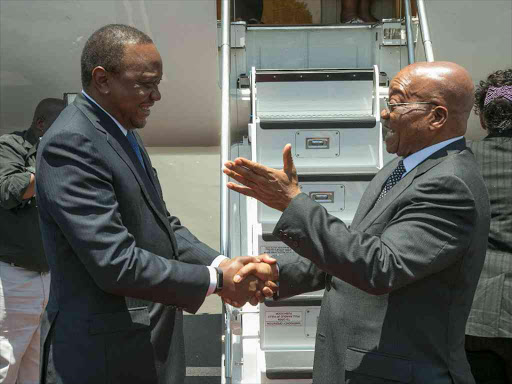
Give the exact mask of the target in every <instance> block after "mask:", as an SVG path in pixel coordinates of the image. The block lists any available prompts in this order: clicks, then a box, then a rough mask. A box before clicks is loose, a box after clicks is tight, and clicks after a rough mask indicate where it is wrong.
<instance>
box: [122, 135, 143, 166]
mask: <svg viewBox="0 0 512 384" xmlns="http://www.w3.org/2000/svg"><path fill="white" fill-rule="evenodd" d="M126 138H127V139H128V142H129V143H130V145H131V146H132V149H133V151H134V152H135V154H136V155H137V158H138V159H139V161H140V164H141V165H142V168H144V169H146V167H145V166H144V160H142V153H141V152H140V147H139V143H137V139H136V138H135V135H134V134H133V132H132V131H128V133H127V134H126Z"/></svg>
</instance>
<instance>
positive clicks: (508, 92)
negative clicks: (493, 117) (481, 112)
mask: <svg viewBox="0 0 512 384" xmlns="http://www.w3.org/2000/svg"><path fill="white" fill-rule="evenodd" d="M498 97H504V98H505V99H507V100H508V101H510V102H512V85H504V86H503V87H489V89H488V90H487V94H486V95H485V101H484V107H485V106H487V105H488V104H489V103H490V102H491V101H493V100H495V99H497V98H498Z"/></svg>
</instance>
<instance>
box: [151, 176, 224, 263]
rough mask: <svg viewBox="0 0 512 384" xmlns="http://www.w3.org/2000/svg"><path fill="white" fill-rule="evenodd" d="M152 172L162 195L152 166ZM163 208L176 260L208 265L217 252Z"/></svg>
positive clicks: (217, 254)
mask: <svg viewBox="0 0 512 384" xmlns="http://www.w3.org/2000/svg"><path fill="white" fill-rule="evenodd" d="M153 172H154V174H155V178H156V180H157V182H158V189H159V193H160V195H161V196H163V193H162V188H161V186H160V180H158V173H157V171H156V169H155V168H153ZM162 201H163V198H162ZM164 205H166V204H165V202H164ZM165 210H166V213H167V219H168V220H169V225H170V226H171V228H172V230H173V232H174V235H175V237H176V243H177V246H178V250H177V254H178V255H177V256H178V260H180V261H183V262H185V263H190V264H199V265H210V264H211V263H212V262H213V260H215V258H216V257H217V256H219V252H217V251H216V250H214V249H212V248H210V247H209V246H207V245H206V244H205V243H203V242H202V241H200V240H199V239H198V238H196V237H195V236H194V235H193V234H192V233H191V232H190V231H189V230H188V229H187V228H186V227H185V226H183V225H181V222H180V219H178V218H177V217H176V216H172V215H171V214H170V213H169V210H168V209H167V206H166V207H165Z"/></svg>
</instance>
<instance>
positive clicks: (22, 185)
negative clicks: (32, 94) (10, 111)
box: [0, 99, 65, 384]
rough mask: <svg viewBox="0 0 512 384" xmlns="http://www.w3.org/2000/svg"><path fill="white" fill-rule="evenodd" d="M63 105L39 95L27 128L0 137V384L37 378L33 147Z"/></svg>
mask: <svg viewBox="0 0 512 384" xmlns="http://www.w3.org/2000/svg"><path fill="white" fill-rule="evenodd" d="M64 107H65V104H64V101H63V100H62V99H44V100H42V101H41V102H40V103H39V104H38V105H37V107H36V110H35V112H34V117H33V119H32V124H31V126H30V128H29V129H27V130H25V131H22V132H14V133H11V134H7V135H3V136H0V239H1V240H0V383H5V384H9V383H15V382H16V383H18V384H35V383H38V382H39V338H40V337H39V334H40V331H39V320H40V318H41V314H42V313H43V311H44V307H45V306H46V303H47V302H48V291H49V288H50V276H49V274H48V269H49V268H48V262H47V261H46V257H45V255H44V251H43V244H42V241H41V233H40V231H39V218H38V212H37V207H36V204H35V199H34V193H35V192H34V189H35V188H34V187H35V180H36V176H35V165H36V151H37V145H38V143H39V139H40V138H41V137H42V136H43V135H44V134H45V132H46V131H47V130H48V128H49V127H50V126H51V125H52V123H53V122H54V121H55V119H56V118H57V116H58V115H59V114H60V112H61V111H62V110H63V109H64Z"/></svg>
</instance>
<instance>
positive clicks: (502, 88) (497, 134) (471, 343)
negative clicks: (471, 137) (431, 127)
mask: <svg viewBox="0 0 512 384" xmlns="http://www.w3.org/2000/svg"><path fill="white" fill-rule="evenodd" d="M475 98H476V100H475V112H476V114H477V115H479V116H480V122H481V125H482V128H483V129H484V130H486V131H487V133H488V135H487V136H486V137H485V138H484V139H483V140H482V141H478V142H473V143H472V144H471V145H470V147H471V149H472V150H473V153H474V154H475V157H476V160H477V162H478V163H479V165H480V171H481V173H482V176H483V178H484V181H485V183H486V185H487V189H488V190H489V198H490V202H491V228H490V232H489V240H488V245H487V254H486V259H485V262H484V266H483V269H482V274H481V276H480V280H479V282H478V286H477V290H476V293H475V298H474V300H473V307H472V308H471V313H470V315H469V318H468V322H467V326H466V352H467V356H468V360H469V363H470V365H471V370H472V372H473V375H474V376H475V380H476V382H477V384H491V383H492V384H506V383H512V69H507V70H505V71H496V72H494V73H492V74H491V75H489V77H488V78H487V80H485V81H481V82H480V86H479V87H478V88H477V90H476V94H475Z"/></svg>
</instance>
